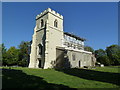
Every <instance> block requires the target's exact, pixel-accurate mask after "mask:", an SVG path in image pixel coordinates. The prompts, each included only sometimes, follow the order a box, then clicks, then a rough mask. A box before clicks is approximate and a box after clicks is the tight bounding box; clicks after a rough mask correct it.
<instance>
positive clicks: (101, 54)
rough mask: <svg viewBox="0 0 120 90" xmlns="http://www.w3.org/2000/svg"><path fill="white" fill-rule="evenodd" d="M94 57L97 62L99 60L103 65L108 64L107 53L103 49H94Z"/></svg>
mask: <svg viewBox="0 0 120 90" xmlns="http://www.w3.org/2000/svg"><path fill="white" fill-rule="evenodd" d="M95 57H96V59H97V62H100V63H102V64H104V65H110V61H109V58H108V56H107V53H106V52H105V51H104V50H103V49H99V50H95Z"/></svg>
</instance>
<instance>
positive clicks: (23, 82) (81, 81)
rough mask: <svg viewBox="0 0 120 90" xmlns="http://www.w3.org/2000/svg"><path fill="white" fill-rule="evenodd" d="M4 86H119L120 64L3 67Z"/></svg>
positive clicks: (61, 87) (42, 87)
mask: <svg viewBox="0 0 120 90" xmlns="http://www.w3.org/2000/svg"><path fill="white" fill-rule="evenodd" d="M2 69H3V70H2V80H3V81H2V82H3V83H2V86H3V87H2V88H36V89H40V90H41V89H45V90H47V89H48V88H49V89H51V90H56V89H57V90H59V89H63V88H66V89H71V88H118V87H119V81H118V79H119V78H120V73H119V72H118V69H120V66H119V67H118V66H116V67H115V66H110V67H97V68H96V69H62V70H55V69H29V68H21V67H11V68H9V67H3V68H2Z"/></svg>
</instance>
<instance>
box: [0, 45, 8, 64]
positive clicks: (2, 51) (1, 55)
mask: <svg viewBox="0 0 120 90" xmlns="http://www.w3.org/2000/svg"><path fill="white" fill-rule="evenodd" d="M6 51H7V49H6V48H5V45H4V43H2V44H0V63H1V65H2V64H3V65H6V58H7V55H6Z"/></svg>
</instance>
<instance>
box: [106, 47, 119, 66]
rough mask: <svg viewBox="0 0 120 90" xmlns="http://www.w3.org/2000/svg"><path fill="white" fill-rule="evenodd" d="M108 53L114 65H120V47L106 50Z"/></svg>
mask: <svg viewBox="0 0 120 90" xmlns="http://www.w3.org/2000/svg"><path fill="white" fill-rule="evenodd" d="M106 52H107V55H108V57H109V59H110V61H111V64H112V65H120V46H118V45H111V46H109V47H107V48H106Z"/></svg>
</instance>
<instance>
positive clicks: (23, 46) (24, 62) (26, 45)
mask: <svg viewBox="0 0 120 90" xmlns="http://www.w3.org/2000/svg"><path fill="white" fill-rule="evenodd" d="M19 50H20V52H19V62H18V64H19V65H20V66H28V63H29V54H30V42H27V41H22V42H21V43H20V45H19Z"/></svg>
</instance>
